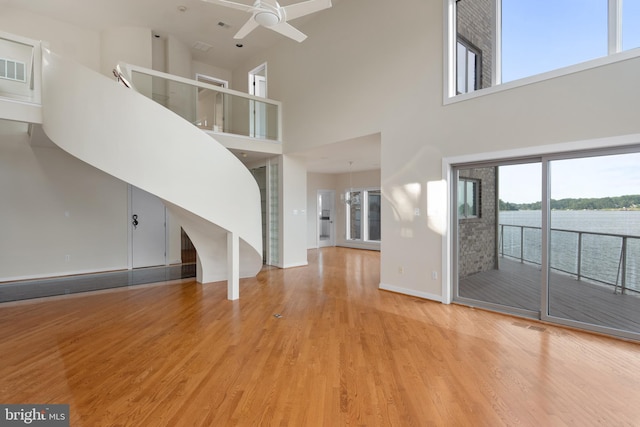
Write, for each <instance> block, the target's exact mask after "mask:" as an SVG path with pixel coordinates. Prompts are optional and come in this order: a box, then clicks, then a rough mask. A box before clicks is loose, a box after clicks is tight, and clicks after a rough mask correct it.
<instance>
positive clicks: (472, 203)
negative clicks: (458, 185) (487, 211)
mask: <svg viewBox="0 0 640 427" xmlns="http://www.w3.org/2000/svg"><path fill="white" fill-rule="evenodd" d="M476 185H477V184H476V182H474V181H467V190H466V192H465V202H466V209H467V216H478V208H477V206H476Z"/></svg>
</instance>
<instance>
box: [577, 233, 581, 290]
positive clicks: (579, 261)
mask: <svg viewBox="0 0 640 427" xmlns="http://www.w3.org/2000/svg"><path fill="white" fill-rule="evenodd" d="M577 273H578V280H580V278H581V277H582V232H578V271H577Z"/></svg>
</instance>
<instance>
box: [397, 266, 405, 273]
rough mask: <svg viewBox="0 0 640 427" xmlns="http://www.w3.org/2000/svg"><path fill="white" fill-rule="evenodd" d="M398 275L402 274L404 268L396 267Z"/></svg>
mask: <svg viewBox="0 0 640 427" xmlns="http://www.w3.org/2000/svg"><path fill="white" fill-rule="evenodd" d="M398 274H404V267H403V266H400V267H398Z"/></svg>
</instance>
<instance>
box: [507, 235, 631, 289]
mask: <svg viewBox="0 0 640 427" xmlns="http://www.w3.org/2000/svg"><path fill="white" fill-rule="evenodd" d="M499 230H500V231H499V245H498V252H499V255H500V256H502V257H509V258H515V259H517V260H519V261H520V262H527V263H531V264H536V265H541V264H542V260H541V257H542V248H541V241H542V239H541V235H542V228H541V227H534V226H527V225H509V224H500V225H499ZM505 230H506V231H505ZM550 243H551V251H550V256H549V260H550V264H551V265H550V267H551V269H553V270H556V271H559V272H563V273H566V274H569V275H572V276H575V277H576V279H577V280H582V279H585V280H588V281H592V282H597V283H601V284H605V285H609V286H613V289H614V293H617V292H618V291H619V292H620V293H621V294H625V293H627V291H631V292H634V293H640V236H632V235H626V234H613V233H600V232H593V231H576V230H564V229H556V228H552V229H551V238H550Z"/></svg>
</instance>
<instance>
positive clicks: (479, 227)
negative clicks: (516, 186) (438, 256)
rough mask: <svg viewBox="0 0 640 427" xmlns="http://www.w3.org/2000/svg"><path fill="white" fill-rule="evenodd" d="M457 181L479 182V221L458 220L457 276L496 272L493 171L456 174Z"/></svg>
mask: <svg viewBox="0 0 640 427" xmlns="http://www.w3.org/2000/svg"><path fill="white" fill-rule="evenodd" d="M459 176H460V178H472V179H477V180H479V181H480V197H479V206H480V217H479V218H469V219H459V220H458V275H459V277H466V276H469V275H471V274H474V273H479V272H481V271H488V270H493V269H495V268H497V259H496V247H497V242H496V230H497V228H496V227H497V222H496V208H497V206H496V168H478V169H466V170H461V171H459Z"/></svg>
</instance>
